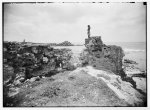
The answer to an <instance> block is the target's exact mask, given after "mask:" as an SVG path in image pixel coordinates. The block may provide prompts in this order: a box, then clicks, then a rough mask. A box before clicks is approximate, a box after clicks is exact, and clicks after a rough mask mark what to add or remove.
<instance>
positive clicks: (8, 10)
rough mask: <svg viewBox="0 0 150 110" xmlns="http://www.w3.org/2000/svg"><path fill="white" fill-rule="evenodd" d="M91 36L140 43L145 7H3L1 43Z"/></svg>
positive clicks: (35, 5) (106, 5) (82, 4)
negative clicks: (89, 26)
mask: <svg viewBox="0 0 150 110" xmlns="http://www.w3.org/2000/svg"><path fill="white" fill-rule="evenodd" d="M87 25H91V35H92V36H102V40H103V41H104V42H143V41H145V39H146V6H145V5H143V4H142V3H134V4H133V3H132V4H131V3H49V4H46V3H44V4H29V3H24V4H5V5H4V40H6V41H23V39H26V41H29V42H46V43H48V42H62V41H65V40H68V41H70V42H82V43H84V39H85V38H87Z"/></svg>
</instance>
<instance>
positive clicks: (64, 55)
mask: <svg viewBox="0 0 150 110" xmlns="http://www.w3.org/2000/svg"><path fill="white" fill-rule="evenodd" d="M71 56H72V52H71V50H69V49H54V48H52V47H49V46H41V45H39V46H28V45H24V46H23V45H21V44H19V43H14V42H4V55H3V57H4V58H3V59H4V81H6V80H8V79H10V81H14V80H20V81H21V82H22V81H25V80H26V79H30V78H32V77H36V76H40V77H41V76H45V75H47V74H49V76H50V75H51V74H55V73H56V72H58V70H61V69H67V70H68V69H70V68H72V67H71V64H70V62H69V60H70V59H71ZM10 69H11V72H10ZM10 74H11V75H10ZM12 74H13V75H12ZM5 76H6V77H5ZM8 76H10V77H8Z"/></svg>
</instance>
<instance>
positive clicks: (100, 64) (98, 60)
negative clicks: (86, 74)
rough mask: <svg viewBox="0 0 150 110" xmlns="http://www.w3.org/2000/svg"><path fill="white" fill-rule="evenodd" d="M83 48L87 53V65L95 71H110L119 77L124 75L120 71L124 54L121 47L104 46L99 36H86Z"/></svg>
mask: <svg viewBox="0 0 150 110" xmlns="http://www.w3.org/2000/svg"><path fill="white" fill-rule="evenodd" d="M85 46H86V48H87V52H88V55H87V57H88V58H87V59H88V64H89V65H92V66H93V67H95V68H97V69H106V70H110V71H112V72H114V73H115V74H121V76H124V75H125V74H124V73H123V70H122V59H123V56H124V52H123V50H122V48H121V47H119V46H115V45H105V44H104V43H103V41H102V40H101V36H91V37H89V36H88V38H87V39H85Z"/></svg>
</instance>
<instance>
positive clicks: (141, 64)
mask: <svg viewBox="0 0 150 110" xmlns="http://www.w3.org/2000/svg"><path fill="white" fill-rule="evenodd" d="M104 44H106V45H117V46H121V47H122V49H123V50H124V53H125V56H124V59H130V60H133V61H136V62H137V63H138V64H137V67H138V68H139V69H140V70H141V71H146V61H147V59H146V43H145V42H106V43H104ZM54 48H69V49H71V50H72V52H73V54H74V55H75V56H76V57H78V56H79V54H80V53H81V52H82V51H83V50H84V49H85V46H84V45H82V46H56V47H54Z"/></svg>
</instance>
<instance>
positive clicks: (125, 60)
mask: <svg viewBox="0 0 150 110" xmlns="http://www.w3.org/2000/svg"><path fill="white" fill-rule="evenodd" d="M124 63H128V64H138V63H137V62H135V61H133V60H129V59H124Z"/></svg>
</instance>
